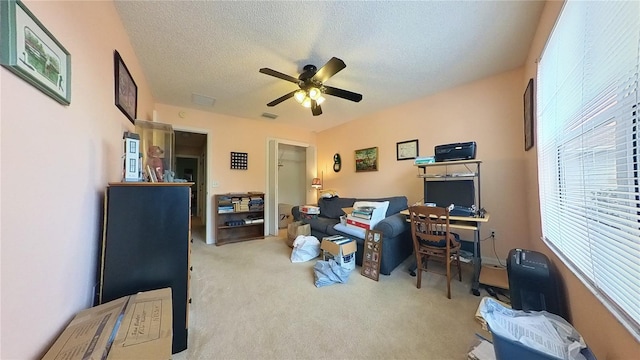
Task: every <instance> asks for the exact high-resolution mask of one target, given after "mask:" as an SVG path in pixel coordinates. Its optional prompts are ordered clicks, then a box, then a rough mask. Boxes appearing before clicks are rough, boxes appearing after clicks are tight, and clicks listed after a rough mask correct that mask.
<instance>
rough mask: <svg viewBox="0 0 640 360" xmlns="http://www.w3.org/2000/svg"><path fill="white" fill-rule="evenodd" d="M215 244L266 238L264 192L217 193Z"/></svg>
mask: <svg viewBox="0 0 640 360" xmlns="http://www.w3.org/2000/svg"><path fill="white" fill-rule="evenodd" d="M214 201H215V202H214V204H215V205H216V207H215V221H214V224H215V225H214V226H215V244H216V245H224V244H228V243H234V242H239V241H247V240H256V239H264V194H263V193H229V194H217V195H215V200H214Z"/></svg>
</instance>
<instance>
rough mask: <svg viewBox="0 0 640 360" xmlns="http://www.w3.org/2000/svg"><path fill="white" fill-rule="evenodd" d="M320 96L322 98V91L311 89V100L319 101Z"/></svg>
mask: <svg viewBox="0 0 640 360" xmlns="http://www.w3.org/2000/svg"><path fill="white" fill-rule="evenodd" d="M320 96H322V93H321V92H320V89H318V88H316V87H312V88H309V97H310V98H311V100H318V98H320Z"/></svg>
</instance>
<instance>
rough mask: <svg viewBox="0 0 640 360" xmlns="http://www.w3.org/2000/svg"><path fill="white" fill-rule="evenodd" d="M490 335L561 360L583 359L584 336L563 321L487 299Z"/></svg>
mask: <svg viewBox="0 0 640 360" xmlns="http://www.w3.org/2000/svg"><path fill="white" fill-rule="evenodd" d="M480 313H481V314H482V317H483V318H484V319H485V320H486V321H487V324H488V325H489V328H490V329H491V332H493V333H495V334H498V335H500V336H502V337H505V338H507V339H510V340H513V341H517V342H520V343H522V344H524V345H526V346H527V347H529V348H533V349H536V350H538V351H541V352H543V353H545V354H548V355H551V356H555V357H556V358H560V359H584V356H583V355H582V354H580V349H582V348H586V347H587V346H586V344H585V342H584V340H583V339H582V336H580V334H579V333H578V332H577V331H576V330H575V329H574V328H573V326H571V324H569V323H568V322H567V321H566V320H564V319H563V318H561V317H559V316H557V315H554V314H551V313H548V312H546V311H532V312H525V311H522V310H512V309H508V308H506V307H504V306H502V305H501V304H499V303H498V302H497V301H494V300H493V299H487V300H486V301H485V302H484V307H483V308H482V309H481V310H480Z"/></svg>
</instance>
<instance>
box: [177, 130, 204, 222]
mask: <svg viewBox="0 0 640 360" xmlns="http://www.w3.org/2000/svg"><path fill="white" fill-rule="evenodd" d="M174 134H175V144H176V152H175V153H176V169H175V173H176V174H175V176H176V178H178V179H184V180H186V181H188V182H193V185H191V218H192V226H194V227H195V226H198V225H202V226H206V225H207V221H206V220H207V215H206V213H207V209H206V196H207V194H206V188H207V186H206V184H207V171H206V163H207V161H206V154H207V134H202V133H196V132H190V131H181V130H175V131H174ZM207 233H208V231H207Z"/></svg>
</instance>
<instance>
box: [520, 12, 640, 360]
mask: <svg viewBox="0 0 640 360" xmlns="http://www.w3.org/2000/svg"><path fill="white" fill-rule="evenodd" d="M561 7H562V2H561V1H552V2H548V3H547V5H546V6H545V9H544V12H543V14H542V18H541V20H540V24H539V26H538V30H537V33H536V37H535V40H534V42H533V45H532V46H531V49H530V52H529V56H528V59H527V63H526V65H525V69H526V70H525V77H524V78H523V79H522V86H523V87H524V86H525V84H526V82H527V81H528V79H529V78H532V77H535V74H536V59H537V58H539V57H540V55H541V54H542V49H543V47H544V44H545V43H546V41H547V38H548V36H549V34H550V32H551V29H552V27H553V25H554V23H555V21H556V19H557V17H558V14H559V12H560V10H561ZM536 154H537V153H536V148H535V147H534V149H532V150H531V151H529V152H528V153H527V154H526V157H525V169H526V173H527V176H526V178H527V185H526V193H527V203H528V204H529V206H527V209H528V222H529V232H528V241H529V248H530V249H533V250H537V251H540V252H542V253H545V254H546V255H547V256H549V258H550V259H551V261H552V262H553V263H554V264H555V265H556V267H557V268H558V270H559V271H560V275H561V277H562V279H563V281H564V284H565V288H566V291H565V292H566V293H567V301H568V304H569V308H570V312H571V320H572V323H573V325H574V326H575V327H576V328H577V329H578V331H579V332H580V333H581V334H582V336H583V337H584V338H585V340H586V342H587V344H589V347H591V349H592V350H593V352H594V353H595V355H596V357H597V358H598V359H638V358H639V357H640V343H639V342H638V341H637V340H636V339H635V338H634V337H633V336H632V335H631V333H629V331H627V330H626V329H625V328H624V327H623V326H622V325H621V324H620V323H619V322H618V321H617V320H616V319H615V318H614V317H613V316H612V315H611V313H610V312H609V311H608V310H607V309H606V308H605V307H604V306H603V305H602V303H600V301H599V300H598V299H597V298H596V297H595V296H594V295H593V294H592V293H591V292H590V291H589V290H588V289H587V288H586V287H585V286H584V285H583V284H582V282H581V281H580V280H579V279H578V278H577V277H576V276H575V275H573V273H572V272H571V271H570V270H569V269H568V268H567V266H566V265H564V264H563V263H562V261H561V260H560V259H559V258H558V257H557V256H556V255H555V254H554V253H553V252H552V251H551V250H550V249H549V248H548V247H547V246H546V245H545V244H544V242H543V241H542V240H541V237H542V229H541V222H540V203H539V201H538V181H537V178H538V172H537V161H538V159H537V156H536Z"/></svg>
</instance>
